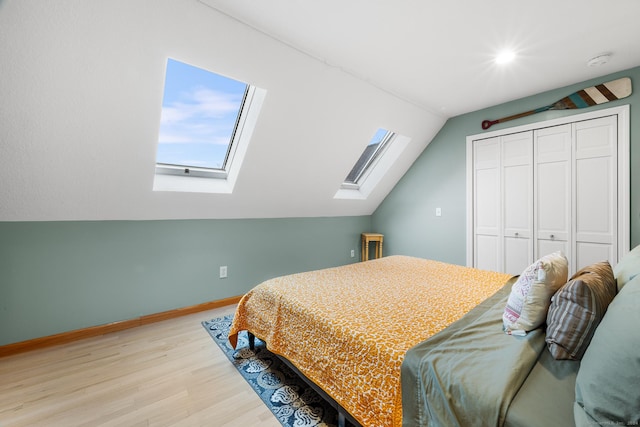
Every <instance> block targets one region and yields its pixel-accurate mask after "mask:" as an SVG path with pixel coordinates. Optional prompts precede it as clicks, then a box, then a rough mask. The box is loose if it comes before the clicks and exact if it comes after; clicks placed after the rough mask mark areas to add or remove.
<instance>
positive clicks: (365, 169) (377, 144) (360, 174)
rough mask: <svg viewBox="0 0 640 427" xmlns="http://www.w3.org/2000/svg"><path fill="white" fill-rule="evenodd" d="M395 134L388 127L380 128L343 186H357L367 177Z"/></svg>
mask: <svg viewBox="0 0 640 427" xmlns="http://www.w3.org/2000/svg"><path fill="white" fill-rule="evenodd" d="M394 135H395V134H394V133H393V132H390V131H388V130H386V129H378V131H377V132H376V133H375V135H373V138H371V141H369V144H367V146H366V147H365V149H364V151H363V152H362V154H361V155H360V158H359V159H358V161H357V162H356V164H355V165H354V166H353V169H351V172H349V175H347V178H346V179H345V180H344V185H343V187H345V188H357V187H358V186H359V184H360V183H361V182H362V181H363V180H364V179H365V178H366V177H367V175H368V174H369V172H370V171H371V168H372V167H373V165H374V164H375V162H376V161H377V160H378V158H379V157H380V156H381V155H382V153H383V152H384V151H385V150H386V149H387V147H388V146H389V144H390V143H391V141H392V140H393V136H394Z"/></svg>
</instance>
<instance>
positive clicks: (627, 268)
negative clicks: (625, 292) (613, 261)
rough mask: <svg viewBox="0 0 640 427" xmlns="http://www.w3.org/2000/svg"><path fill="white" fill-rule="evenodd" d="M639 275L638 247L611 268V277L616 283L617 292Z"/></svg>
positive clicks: (639, 258)
mask: <svg viewBox="0 0 640 427" xmlns="http://www.w3.org/2000/svg"><path fill="white" fill-rule="evenodd" d="M638 274H640V245H638V246H636V247H635V248H634V249H633V250H632V251H631V252H629V253H628V254H626V255H625V256H623V257H622V259H621V260H620V262H618V264H617V265H616V266H615V267H614V268H613V275H614V276H615V277H616V281H617V283H618V292H620V290H621V289H622V287H623V286H624V285H625V284H626V283H627V282H628V281H629V280H631V279H633V278H634V277H635V276H637V275H638Z"/></svg>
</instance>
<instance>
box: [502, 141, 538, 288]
mask: <svg viewBox="0 0 640 427" xmlns="http://www.w3.org/2000/svg"><path fill="white" fill-rule="evenodd" d="M501 179H502V212H503V215H502V230H503V233H502V238H503V248H504V250H503V260H504V261H503V270H502V271H504V272H505V273H509V274H514V275H515V274H520V273H522V271H523V270H524V269H525V268H527V266H528V265H529V264H531V260H532V258H533V243H532V242H533V241H532V237H533V235H532V234H533V233H532V228H533V132H522V133H517V134H512V135H506V136H504V137H502V176H501Z"/></svg>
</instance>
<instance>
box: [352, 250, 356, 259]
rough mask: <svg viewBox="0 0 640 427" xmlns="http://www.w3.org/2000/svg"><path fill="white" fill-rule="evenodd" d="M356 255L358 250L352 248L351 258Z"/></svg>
mask: <svg viewBox="0 0 640 427" xmlns="http://www.w3.org/2000/svg"><path fill="white" fill-rule="evenodd" d="M355 256H356V250H355V249H351V258H354V257H355Z"/></svg>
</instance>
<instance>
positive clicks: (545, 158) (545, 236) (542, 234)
mask: <svg viewBox="0 0 640 427" xmlns="http://www.w3.org/2000/svg"><path fill="white" fill-rule="evenodd" d="M534 147H535V148H534V157H535V171H534V176H535V178H534V193H535V196H534V200H535V206H534V217H535V219H534V223H535V225H534V227H535V230H536V236H535V239H536V244H535V258H540V257H542V256H544V255H547V254H549V253H552V252H556V251H562V252H563V253H564V254H565V255H566V256H567V258H568V259H569V263H570V264H571V262H572V260H571V245H570V241H571V202H572V196H571V152H572V148H571V147H572V144H571V125H570V124H567V125H562V126H554V127H550V128H545V129H539V130H536V131H535V133H534Z"/></svg>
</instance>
